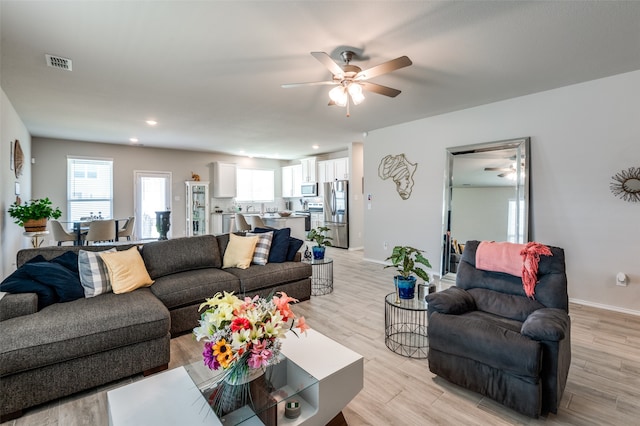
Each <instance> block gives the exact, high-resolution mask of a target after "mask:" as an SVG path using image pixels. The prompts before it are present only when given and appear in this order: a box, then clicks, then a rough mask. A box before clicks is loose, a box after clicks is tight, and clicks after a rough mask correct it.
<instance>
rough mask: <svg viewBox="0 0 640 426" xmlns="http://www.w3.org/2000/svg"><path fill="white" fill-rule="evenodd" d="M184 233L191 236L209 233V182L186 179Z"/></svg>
mask: <svg viewBox="0 0 640 426" xmlns="http://www.w3.org/2000/svg"><path fill="white" fill-rule="evenodd" d="M185 187H186V190H187V196H186V204H187V205H186V216H185V217H186V220H187V229H186V232H185V235H186V236H187V237H193V236H196V235H205V234H208V233H209V220H210V217H209V215H210V214H209V182H196V181H186V182H185Z"/></svg>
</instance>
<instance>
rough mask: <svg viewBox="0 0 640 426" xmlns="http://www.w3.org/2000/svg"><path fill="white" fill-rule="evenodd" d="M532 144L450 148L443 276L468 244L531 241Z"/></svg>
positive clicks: (524, 140) (450, 275)
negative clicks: (475, 241)
mask: <svg viewBox="0 0 640 426" xmlns="http://www.w3.org/2000/svg"><path fill="white" fill-rule="evenodd" d="M529 144H530V140H529V138H521V139H511V140H506V141H498V142H489V143H481V144H476V145H466V146H458V147H452V148H447V160H446V161H447V164H446V172H445V184H444V209H443V212H444V214H443V242H442V256H441V259H442V265H441V274H442V275H441V276H442V278H444V279H449V280H455V274H456V271H457V266H458V263H459V262H460V255H461V253H462V250H464V243H465V242H466V241H468V240H480V241H482V240H489V241H510V242H514V243H524V242H527V241H528V239H529V214H528V213H529V160H530V157H529Z"/></svg>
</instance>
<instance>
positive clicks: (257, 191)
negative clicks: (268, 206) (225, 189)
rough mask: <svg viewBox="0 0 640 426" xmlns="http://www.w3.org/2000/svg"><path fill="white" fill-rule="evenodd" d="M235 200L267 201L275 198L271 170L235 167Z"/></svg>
mask: <svg viewBox="0 0 640 426" xmlns="http://www.w3.org/2000/svg"><path fill="white" fill-rule="evenodd" d="M236 176H237V178H238V183H237V184H238V193H237V195H236V201H241V202H267V201H273V200H274V199H275V195H274V186H275V184H274V177H273V176H274V173H273V170H257V169H237V171H236Z"/></svg>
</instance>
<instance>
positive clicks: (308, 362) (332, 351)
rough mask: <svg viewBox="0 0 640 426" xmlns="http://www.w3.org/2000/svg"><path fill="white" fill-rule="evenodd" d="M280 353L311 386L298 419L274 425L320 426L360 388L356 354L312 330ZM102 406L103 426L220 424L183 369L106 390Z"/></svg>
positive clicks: (361, 363) (281, 419)
mask: <svg viewBox="0 0 640 426" xmlns="http://www.w3.org/2000/svg"><path fill="white" fill-rule="evenodd" d="M282 354H283V355H284V356H285V357H286V358H287V359H288V360H289V361H291V362H293V363H294V364H295V365H297V366H298V367H300V368H301V369H303V370H304V371H305V372H306V373H309V374H310V375H311V376H313V377H314V378H315V379H316V380H317V383H315V384H313V385H312V386H310V387H309V388H308V389H305V391H304V393H303V394H301V399H302V400H303V401H301V402H303V403H304V406H306V409H305V410H304V413H303V415H301V416H300V417H298V418H297V419H287V418H285V417H279V418H278V424H279V425H302V424H304V425H319V426H320V425H326V424H327V423H328V422H329V421H330V420H331V419H333V418H334V417H335V416H336V415H338V414H339V413H340V412H341V411H342V409H344V407H345V406H346V405H347V404H348V403H349V402H350V401H351V400H352V399H353V398H354V397H355V396H356V395H357V394H358V392H360V390H361V389H362V387H363V383H364V382H363V381H364V360H363V357H362V355H360V354H358V353H356V352H354V351H352V350H351V349H349V348H346V347H345V346H342V345H341V344H339V343H337V342H335V341H334V340H332V339H330V338H328V337H326V336H324V335H322V334H320V333H318V332H317V331H315V330H309V331H307V336H304V335H302V336H300V337H299V338H298V337H296V336H294V335H292V334H291V333H289V334H288V336H287V338H286V339H284V340H283V344H282ZM107 405H108V411H109V424H110V425H114V426H129V425H130V426H134V425H135V426H143V425H149V426H162V425H167V426H173V425H177V424H180V425H222V424H223V423H221V422H220V420H218V418H217V417H216V415H215V414H214V413H213V410H211V409H210V408H209V406H208V404H207V402H206V400H205V398H204V397H203V396H202V394H201V392H200V390H199V389H198V387H197V386H196V384H195V383H194V381H193V379H192V378H191V376H190V375H189V373H188V372H187V370H186V369H185V368H184V367H179V368H175V369H173V370H169V371H166V372H163V373H159V374H156V375H154V376H151V377H148V378H146V379H143V380H141V381H139V382H135V383H132V384H130V385H126V386H123V387H121V388H118V389H114V390H111V391H109V392H107ZM280 411H281V410H279V412H280ZM253 424H256V425H261V424H262V422H261V421H260V420H259V419H258V418H257V417H255V418H253V419H251V421H248V422H244V423H243V425H253ZM224 425H225V426H229V422H226V423H224Z"/></svg>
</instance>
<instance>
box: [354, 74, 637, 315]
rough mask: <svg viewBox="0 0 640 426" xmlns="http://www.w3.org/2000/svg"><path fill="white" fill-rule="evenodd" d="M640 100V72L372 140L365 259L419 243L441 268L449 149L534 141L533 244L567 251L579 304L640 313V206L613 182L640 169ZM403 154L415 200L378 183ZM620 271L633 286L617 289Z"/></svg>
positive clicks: (398, 129) (405, 127)
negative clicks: (387, 164)
mask: <svg viewBox="0 0 640 426" xmlns="http://www.w3.org/2000/svg"><path fill="white" fill-rule="evenodd" d="M638 93H640V71H634V72H631V73H626V74H621V75H618V76H613V77H608V78H604V79H599V80H594V81H591V82H587V83H582V84H577V85H573V86H567V87H563V88H559V89H555V90H550V91H546V92H542V93H537V94H533V95H528V96H523V97H519V98H515V99H510V100H506V101H502V102H496V103H493V104H489V105H484V106H480V107H476V108H470V109H467V110H462V111H458V112H454V113H450V114H443V115H440V116H436V117H431V118H426V119H422V120H418V121H414V122H410V123H405V124H402V125H398V126H393V127H389V128H385V129H381V130H377V131H373V132H370V133H369V136H368V138H367V139H366V142H365V152H364V158H365V170H364V173H365V197H366V195H367V194H371V197H372V200H371V209H368V208H367V207H365V231H366V232H365V257H366V258H367V259H371V260H374V261H382V260H383V259H384V258H385V257H387V256H388V255H389V250H390V249H391V248H392V247H393V245H396V244H402V245H405V244H410V245H414V246H415V247H418V248H421V249H425V250H426V251H427V253H426V254H427V257H428V258H429V259H430V260H432V264H434V268H436V265H439V264H440V242H441V240H442V204H443V203H442V199H443V181H444V165H445V148H446V147H453V146H458V145H468V144H473V143H481V142H490V141H497V140H504V139H513V138H519V137H525V136H530V137H531V176H530V177H531V207H532V213H531V222H532V232H533V234H532V236H531V238H532V239H533V240H536V241H539V242H543V243H545V244H551V245H555V246H559V247H563V248H564V249H565V252H566V262H567V273H568V277H569V297H570V298H572V299H573V300H580V301H586V302H587V303H590V304H594V305H599V306H603V307H610V308H617V309H619V310H628V311H634V312H635V313H640V262H638V259H640V204H638V203H630V202H625V201H622V200H621V199H619V198H616V197H615V196H614V195H613V194H612V193H611V192H610V190H609V184H610V182H611V176H613V175H614V174H615V173H617V172H618V171H620V170H623V169H624V170H626V169H628V168H629V167H633V166H635V167H638V166H640V140H639V135H640V97H639V96H638ZM428 101H429V100H428V99H425V102H428ZM399 153H405V154H406V157H407V158H408V159H409V160H410V161H412V162H417V163H418V168H417V170H416V173H415V180H416V184H415V186H414V189H413V194H412V195H411V198H409V199H408V200H406V201H403V200H401V199H400V197H399V196H398V195H397V193H396V192H395V187H394V185H393V183H392V182H391V181H390V180H386V181H383V180H381V179H380V178H379V177H378V176H377V168H378V164H379V162H380V160H381V158H383V157H384V156H385V155H387V154H399ZM365 203H367V201H366V200H365ZM365 205H366V204H365ZM390 224H391V226H390ZM384 242H387V243H388V247H389V248H388V249H387V250H386V251H385V250H384V248H383V243H384ZM617 272H625V273H626V274H627V275H628V276H629V279H630V284H629V286H628V287H618V286H616V285H615V274H616V273H617Z"/></svg>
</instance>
